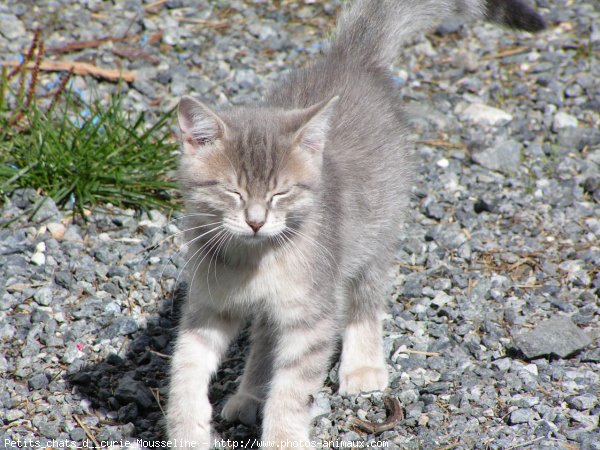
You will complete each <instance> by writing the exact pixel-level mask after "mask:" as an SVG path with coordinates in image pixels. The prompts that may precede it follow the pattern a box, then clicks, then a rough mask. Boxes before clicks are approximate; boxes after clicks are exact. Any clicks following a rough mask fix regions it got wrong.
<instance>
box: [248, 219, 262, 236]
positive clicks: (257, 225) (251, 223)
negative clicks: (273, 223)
mask: <svg viewBox="0 0 600 450" xmlns="http://www.w3.org/2000/svg"><path fill="white" fill-rule="evenodd" d="M246 223H247V224H248V226H249V227H250V228H252V231H254V233H255V234H256V233H258V230H260V228H261V227H262V226H263V225H264V224H265V221H264V220H263V221H262V222H255V221H253V220H250V219H246Z"/></svg>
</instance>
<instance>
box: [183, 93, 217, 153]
mask: <svg viewBox="0 0 600 450" xmlns="http://www.w3.org/2000/svg"><path fill="white" fill-rule="evenodd" d="M177 118H178V120H179V129H180V130H181V137H182V139H183V150H184V152H185V153H186V154H189V155H192V154H195V153H196V152H198V151H200V150H201V149H202V148H203V147H204V146H206V145H208V144H211V143H213V142H215V141H216V140H218V139H220V138H222V137H223V136H224V135H225V131H226V129H227V127H226V125H225V122H223V120H221V118H220V117H219V116H218V115H217V114H216V113H215V112H214V111H212V110H211V109H210V108H209V107H208V106H206V105H205V104H204V103H201V102H199V101H198V100H195V99H193V98H192V97H189V96H187V95H186V96H185V97H183V98H182V99H181V100H180V101H179V107H178V109H177Z"/></svg>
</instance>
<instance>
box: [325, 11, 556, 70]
mask: <svg viewBox="0 0 600 450" xmlns="http://www.w3.org/2000/svg"><path fill="white" fill-rule="evenodd" d="M348 3H349V5H348V6H346V7H345V8H344V10H343V12H342V14H341V16H340V19H339V21H338V31H337V37H336V38H335V39H334V41H333V43H332V44H331V49H330V51H331V53H332V54H334V55H338V56H340V57H346V58H351V59H355V60H357V62H359V63H361V64H368V65H378V66H381V65H383V66H385V67H387V66H388V65H389V64H391V63H392V62H393V61H394V59H395V58H396V56H397V55H398V51H399V50H400V48H401V46H402V44H404V43H405V42H406V40H407V39H408V38H410V37H411V36H413V35H415V34H417V33H419V32H421V31H425V30H428V29H430V28H432V27H434V26H435V25H437V24H438V23H439V22H441V21H442V20H443V19H445V18H446V17H449V16H451V15H454V14H461V15H464V16H467V17H473V18H485V19H487V20H489V21H491V22H496V23H499V24H502V25H507V26H509V27H512V28H516V29H521V30H526V31H539V30H542V29H544V27H545V23H544V20H543V19H542V17H541V16H540V15H539V14H538V13H537V12H536V11H535V10H533V9H532V8H531V7H529V6H528V5H527V4H525V3H524V2H523V1H522V0H354V1H352V0H351V1H350V2H348Z"/></svg>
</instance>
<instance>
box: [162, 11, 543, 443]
mask: <svg viewBox="0 0 600 450" xmlns="http://www.w3.org/2000/svg"><path fill="white" fill-rule="evenodd" d="M457 12H459V13H463V14H465V15H469V16H474V17H484V16H485V17H488V18H489V19H491V20H494V21H498V22H501V23H504V24H508V25H512V26H517V27H521V28H526V29H537V28H539V26H540V22H539V20H538V19H532V17H538V16H537V15H536V14H535V13H534V12H533V11H532V10H530V9H528V8H525V7H523V6H522V3H521V2H519V1H518V0H507V1H506V2H502V1H498V2H494V3H492V2H491V1H487V2H486V1H484V0H435V1H434V0H356V1H355V2H350V6H349V7H347V8H346V9H345V10H344V12H343V13H342V16H341V18H340V21H339V31H338V34H337V38H336V39H335V40H334V41H333V43H332V44H331V46H330V47H329V50H328V51H327V52H326V54H325V55H324V56H323V57H322V58H321V59H319V60H317V61H315V62H314V63H313V64H312V65H311V66H309V67H306V68H303V69H300V70H295V71H292V72H290V73H289V74H288V75H287V76H286V77H284V78H283V79H282V80H281V81H280V82H279V83H278V84H277V85H276V86H275V87H274V88H273V89H272V90H271V92H270V93H269V94H268V95H267V97H266V98H265V101H264V102H263V103H262V104H259V105H252V106H247V107H236V108H232V109H229V110H225V111H221V112H215V111H213V110H211V109H210V108H209V107H207V106H206V105H204V104H202V103H200V102H198V101H196V100H194V99H192V98H190V97H185V98H183V99H182V101H181V103H180V108H179V125H180V128H181V134H182V141H183V152H182V157H181V164H180V169H179V180H180V183H181V187H182V193H183V196H184V199H185V202H186V207H187V210H188V213H189V215H190V217H189V223H188V231H187V235H186V236H187V240H188V262H187V264H186V267H185V269H186V271H187V272H188V277H189V279H190V280H189V281H190V283H189V285H190V289H189V295H188V299H187V302H186V304H185V306H184V309H183V318H182V321H181V323H180V327H179V336H178V339H177V345H176V348H175V354H174V355H173V360H172V366H171V383H170V391H169V401H168V411H167V428H168V435H169V438H170V439H178V440H188V441H196V444H197V446H196V448H203V449H206V448H209V447H210V446H211V441H210V438H211V435H210V418H211V414H212V409H211V406H210V404H209V402H208V398H207V392H208V384H209V381H210V379H211V377H212V376H213V375H214V374H215V372H216V370H217V366H218V362H219V360H220V358H221V357H222V355H223V354H224V352H225V351H226V348H227V345H228V343H229V342H230V340H231V339H232V338H233V337H234V336H235V335H236V334H237V332H238V330H239V328H240V326H242V324H244V323H245V322H246V321H248V320H252V321H253V326H252V336H251V339H252V349H251V351H250V356H249V357H248V360H247V362H246V368H245V371H244V375H243V377H242V380H241V383H240V386H239V388H238V391H237V393H236V394H235V395H234V396H233V397H231V398H230V399H229V400H228V402H227V404H226V405H225V407H224V408H223V411H222V415H223V417H225V418H226V419H228V420H239V421H241V422H243V423H246V424H253V423H255V422H256V421H258V420H259V419H260V417H261V415H262V430H263V431H262V439H263V440H266V441H271V443H272V444H274V445H277V444H279V443H281V442H282V441H287V440H296V441H301V442H306V441H307V440H308V439H309V437H310V429H309V425H310V413H309V411H310V399H311V398H312V397H311V396H312V395H313V394H314V393H315V392H316V391H317V390H318V389H319V387H320V386H321V385H322V383H323V380H324V378H325V375H326V373H327V371H328V369H329V365H330V362H331V357H332V355H333V354H334V351H335V346H336V342H337V341H338V339H339V338H342V340H343V343H342V345H343V349H342V354H341V364H340V369H339V379H340V386H339V390H340V392H342V393H344V394H357V393H359V392H361V391H371V390H382V389H385V388H386V386H387V381H388V373H387V368H386V363H385V355H384V354H383V348H382V330H381V317H382V315H383V311H384V307H383V304H384V302H383V299H384V297H385V295H384V293H385V286H386V279H387V276H388V271H389V267H391V262H392V260H393V257H394V253H395V244H396V242H397V239H398V235H399V224H401V223H402V221H403V218H404V215H405V212H406V209H407V207H408V199H409V193H410V189H411V186H412V183H413V180H414V176H415V172H416V171H415V160H414V156H413V153H412V150H411V148H412V147H411V143H410V142H409V139H408V126H407V123H406V121H405V119H404V113H403V111H402V108H401V104H400V103H401V102H400V98H399V95H398V92H397V91H396V89H395V87H394V85H393V83H392V81H391V74H390V73H389V71H388V66H389V63H390V62H391V61H392V60H393V59H394V57H395V55H396V53H397V51H398V48H399V46H400V45H402V43H403V42H405V40H406V39H407V38H408V37H409V36H410V35H412V34H413V33H418V32H420V31H422V30H423V29H426V28H428V27H430V26H432V25H434V23H436V22H438V21H440V20H442V19H443V18H444V17H446V16H448V15H450V14H455V13H457ZM522 12H525V13H526V15H527V17H529V19H527V18H521V19H515V18H514V14H517V13H519V14H520V13H522ZM540 20H541V19H540ZM253 227H254V228H253ZM257 227H258V228H257ZM261 412H262V414H261ZM180 442H181V441H180Z"/></svg>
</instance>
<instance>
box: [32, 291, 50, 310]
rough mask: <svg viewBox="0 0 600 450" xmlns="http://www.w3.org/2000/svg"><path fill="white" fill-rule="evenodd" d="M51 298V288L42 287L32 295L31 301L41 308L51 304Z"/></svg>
mask: <svg viewBox="0 0 600 450" xmlns="http://www.w3.org/2000/svg"><path fill="white" fill-rule="evenodd" d="M52 297H53V296H52V288H51V287H50V286H43V287H41V288H39V289H38V290H37V291H36V292H35V294H33V299H34V300H35V301H36V303H37V304H38V305H41V306H48V305H50V304H52Z"/></svg>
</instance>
